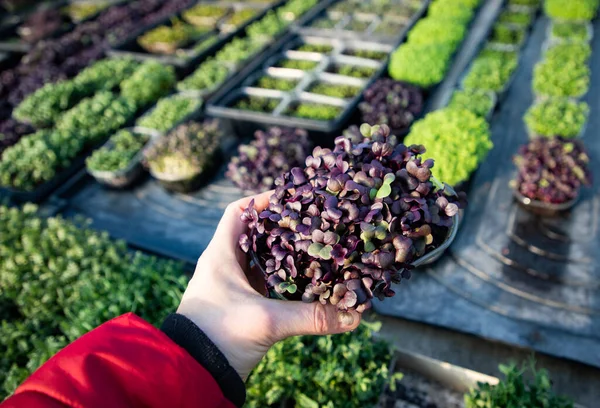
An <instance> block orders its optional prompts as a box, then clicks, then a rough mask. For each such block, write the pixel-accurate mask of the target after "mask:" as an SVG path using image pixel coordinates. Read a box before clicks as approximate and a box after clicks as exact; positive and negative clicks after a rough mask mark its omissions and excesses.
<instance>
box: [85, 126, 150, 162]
mask: <svg viewBox="0 0 600 408" xmlns="http://www.w3.org/2000/svg"><path fill="white" fill-rule="evenodd" d="M148 140H150V136H148V135H144V134H135V133H133V132H130V131H129V130H121V131H119V132H117V133H116V134H115V135H113V136H112V137H111V138H110V142H111V145H110V146H104V147H102V148H100V149H98V150H96V151H95V152H94V153H93V154H92V155H91V156H90V157H88V158H87V160H86V161H85V164H86V166H87V168H88V170H90V171H112V172H114V171H119V170H123V169H126V168H127V166H129V165H130V163H131V161H132V160H133V158H134V157H135V156H136V155H137V154H138V153H139V152H140V151H141V150H142V148H143V147H144V145H145V144H146V143H147V142H148Z"/></svg>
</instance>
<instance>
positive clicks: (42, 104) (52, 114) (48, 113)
mask: <svg viewBox="0 0 600 408" xmlns="http://www.w3.org/2000/svg"><path fill="white" fill-rule="evenodd" d="M138 65H139V64H138V63H137V62H134V61H132V60H130V59H114V60H101V61H98V62H96V63H95V64H93V65H92V66H90V67H88V68H86V69H84V70H83V71H82V72H81V73H80V74H79V75H77V76H76V77H75V78H73V79H72V80H68V81H61V82H57V83H50V84H46V85H45V86H43V87H42V88H40V89H38V90H37V91H36V92H34V93H32V94H30V95H28V96H27V98H25V99H24V100H23V101H22V102H21V103H20V104H19V105H18V106H17V107H16V108H15V110H14V111H13V116H14V118H15V119H18V120H20V121H23V122H27V123H32V124H33V125H35V126H37V127H46V126H52V125H53V124H54V122H56V120H57V119H58V118H59V117H60V115H62V114H63V113H64V112H66V111H67V110H69V109H71V108H72V107H73V106H75V105H76V104H77V103H78V102H79V101H80V100H81V99H83V98H85V97H86V96H92V95H93V94H94V93H95V92H97V91H100V90H108V91H110V90H111V89H112V88H114V87H116V86H117V85H119V83H120V82H121V81H123V80H125V79H127V78H128V77H129V76H130V75H131V74H132V73H133V72H134V71H135V70H136V69H137V68H138Z"/></svg>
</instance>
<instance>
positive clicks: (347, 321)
mask: <svg viewBox="0 0 600 408" xmlns="http://www.w3.org/2000/svg"><path fill="white" fill-rule="evenodd" d="M338 321H339V322H340V323H341V324H342V326H352V325H353V324H354V316H352V313H350V312H338Z"/></svg>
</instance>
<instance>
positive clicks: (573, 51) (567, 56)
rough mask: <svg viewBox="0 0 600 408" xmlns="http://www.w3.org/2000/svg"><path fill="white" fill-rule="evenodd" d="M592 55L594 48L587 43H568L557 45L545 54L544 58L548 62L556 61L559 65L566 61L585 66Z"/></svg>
mask: <svg viewBox="0 0 600 408" xmlns="http://www.w3.org/2000/svg"><path fill="white" fill-rule="evenodd" d="M591 55H592V47H590V45H589V44H586V43H566V44H556V45H554V46H552V47H550V48H548V50H546V53H545V54H544V57H545V59H546V60H548V61H554V62H556V63H557V64H559V63H562V62H564V61H570V62H574V63H579V64H583V63H585V62H586V61H587V60H588V59H589V58H590V56H591Z"/></svg>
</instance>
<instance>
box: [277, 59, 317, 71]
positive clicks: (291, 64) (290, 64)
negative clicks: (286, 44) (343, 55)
mask: <svg viewBox="0 0 600 408" xmlns="http://www.w3.org/2000/svg"><path fill="white" fill-rule="evenodd" d="M317 65H319V62H318V61H309V60H297V59H291V58H284V59H282V60H280V61H278V62H277V63H276V64H275V66H276V67H279V68H290V69H299V70H301V71H311V70H313V69H315V68H316V67H317Z"/></svg>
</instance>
